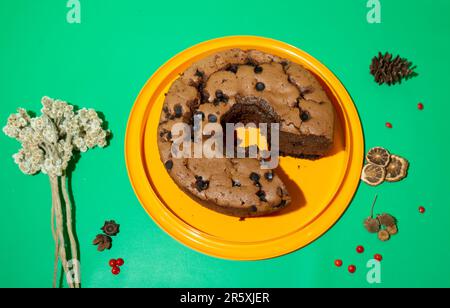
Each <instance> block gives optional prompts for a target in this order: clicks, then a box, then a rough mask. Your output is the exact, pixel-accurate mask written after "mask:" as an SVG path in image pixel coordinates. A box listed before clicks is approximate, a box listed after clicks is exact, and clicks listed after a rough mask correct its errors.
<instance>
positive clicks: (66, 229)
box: [3, 97, 109, 288]
mask: <svg viewBox="0 0 450 308" xmlns="http://www.w3.org/2000/svg"><path fill="white" fill-rule="evenodd" d="M42 106H43V107H42V109H41V112H42V114H41V115H40V116H37V117H32V116H30V114H29V113H28V112H27V111H26V110H25V109H22V108H19V109H18V111H17V113H16V114H12V115H11V116H10V117H9V118H8V122H7V125H6V126H5V127H4V128H3V132H4V133H5V134H6V135H7V136H9V137H11V138H14V139H16V140H17V141H19V142H20V143H21V144H22V148H21V149H20V150H19V152H18V153H16V154H14V155H13V158H14V161H15V163H16V164H18V166H19V168H20V170H21V171H22V172H23V173H25V174H29V175H34V174H37V173H39V172H42V173H44V174H47V175H48V177H49V179H50V187H51V192H52V210H51V227H52V234H53V238H54V240H55V263H54V275H53V287H56V280H57V272H58V264H59V259H60V260H61V264H62V268H63V270H64V272H65V274H66V279H67V283H68V285H69V287H71V288H78V287H80V274H81V273H80V264H79V256H78V247H77V240H76V236H75V230H74V226H73V217H72V211H73V209H72V204H71V201H70V197H69V194H68V190H67V178H66V176H67V172H66V170H67V168H68V166H69V162H70V161H71V160H72V158H73V156H74V154H75V153H77V152H86V151H87V150H89V149H92V148H95V147H97V146H98V147H101V148H103V147H105V146H106V145H107V138H108V135H109V131H108V130H105V129H103V121H102V119H100V117H99V116H98V114H97V112H96V111H95V110H93V109H85V108H83V109H79V110H75V109H74V106H72V105H70V104H68V103H67V102H64V101H60V100H53V99H51V98H49V97H44V98H42ZM63 211H64V212H63ZM64 216H65V217H64ZM66 235H67V238H68V240H69V243H66V240H65V238H66ZM69 253H70V259H69V258H68V255H69Z"/></svg>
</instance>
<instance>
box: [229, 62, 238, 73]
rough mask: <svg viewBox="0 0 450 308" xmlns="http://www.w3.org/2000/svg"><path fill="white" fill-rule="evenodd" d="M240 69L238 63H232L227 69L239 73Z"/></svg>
mask: <svg viewBox="0 0 450 308" xmlns="http://www.w3.org/2000/svg"><path fill="white" fill-rule="evenodd" d="M237 70H238V66H237V65H236V64H231V65H230V66H229V67H228V68H227V71H229V72H232V73H235V74H236V73H237Z"/></svg>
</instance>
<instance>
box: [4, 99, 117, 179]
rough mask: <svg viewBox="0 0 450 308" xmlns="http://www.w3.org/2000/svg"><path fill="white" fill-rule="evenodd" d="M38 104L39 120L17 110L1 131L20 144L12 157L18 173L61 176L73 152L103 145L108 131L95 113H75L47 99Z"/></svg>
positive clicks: (61, 104)
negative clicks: (18, 149) (39, 108)
mask: <svg viewBox="0 0 450 308" xmlns="http://www.w3.org/2000/svg"><path fill="white" fill-rule="evenodd" d="M41 103H42V109H41V112H42V115H41V116H38V117H35V118H31V117H30V116H29V115H28V113H27V111H26V110H25V109H21V108H19V109H18V111H17V113H16V114H12V115H11V116H10V117H9V118H8V122H7V124H6V126H5V127H4V128H3V132H4V133H5V134H6V135H7V136H9V137H11V138H15V139H16V140H18V141H19V142H20V143H22V149H21V150H20V151H19V152H18V153H17V154H15V155H14V161H15V162H16V163H17V164H18V165H19V168H20V170H21V171H22V172H24V173H26V174H35V173H37V172H39V171H42V172H43V173H45V174H48V175H50V176H61V175H63V174H64V172H65V170H66V169H67V166H68V164H69V162H70V160H71V159H72V156H73V151H74V150H78V151H81V152H86V151H87V150H89V149H92V148H94V147H96V146H99V147H104V146H106V145H107V141H106V139H107V137H108V135H109V131H106V130H104V129H103V128H102V125H103V121H102V120H101V119H100V117H99V116H98V114H97V112H96V111H95V110H93V109H85V108H83V109H81V110H79V111H78V112H75V111H74V107H73V106H72V105H69V104H68V103H66V102H64V101H61V100H54V99H51V98H49V97H43V98H42V101H41Z"/></svg>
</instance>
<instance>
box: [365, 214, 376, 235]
mask: <svg viewBox="0 0 450 308" xmlns="http://www.w3.org/2000/svg"><path fill="white" fill-rule="evenodd" d="M364 228H366V230H367V231H369V232H370V233H377V232H378V231H380V222H379V221H378V219H376V218H372V217H368V218H366V219H365V220H364Z"/></svg>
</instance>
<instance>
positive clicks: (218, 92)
mask: <svg viewBox="0 0 450 308" xmlns="http://www.w3.org/2000/svg"><path fill="white" fill-rule="evenodd" d="M216 98H217V99H219V100H220V99H222V98H223V92H222V90H216Z"/></svg>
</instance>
